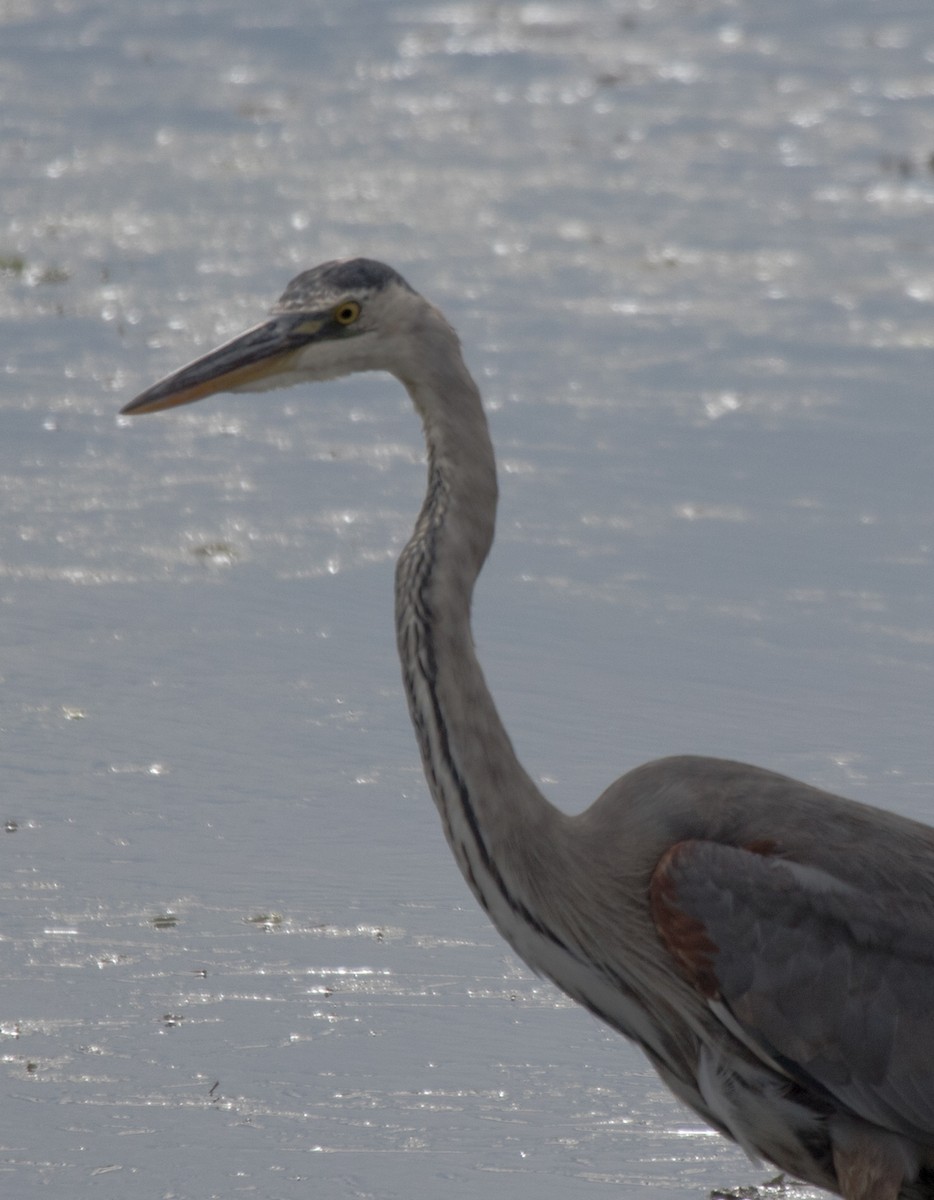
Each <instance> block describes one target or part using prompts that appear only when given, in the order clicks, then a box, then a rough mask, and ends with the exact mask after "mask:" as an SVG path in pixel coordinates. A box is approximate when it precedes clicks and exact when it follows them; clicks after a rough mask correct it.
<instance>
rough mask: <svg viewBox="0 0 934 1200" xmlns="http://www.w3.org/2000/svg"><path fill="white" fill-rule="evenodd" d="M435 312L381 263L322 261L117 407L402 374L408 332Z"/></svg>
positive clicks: (131, 409)
mask: <svg viewBox="0 0 934 1200" xmlns="http://www.w3.org/2000/svg"><path fill="white" fill-rule="evenodd" d="M438 315H439V314H436V312H435V310H434V309H432V308H431V306H430V305H429V304H428V303H427V302H426V301H425V300H424V299H423V298H422V297H421V296H420V295H419V294H418V293H417V292H416V291H414V289H413V288H411V287H410V286H409V285H408V284H407V283H406V281H405V280H404V279H403V278H402V276H401V275H399V274H398V272H396V271H394V270H393V269H392V267H388V266H386V265H385V263H381V262H375V261H374V260H373V259H368V258H352V259H344V260H340V261H334V262H326V263H322V264H321V265H320V266H318V267H314V268H312V269H311V270H310V271H303V272H302V274H301V275H298V276H296V277H295V279H293V280H292V282H291V283H290V284H289V285H288V287H287V288H286V289H285V291H284V292H283V294H282V296H281V297H280V299H279V301H278V303H277V304H276V305H275V307H274V308H273V309H272V312H271V314H270V317H269V319H268V320H267V321H264V322H263V323H262V324H260V325H255V326H253V328H252V329H248V330H247V331H246V332H245V333H241V334H240V335H239V336H238V337H235V338H233V339H232V340H231V341H229V342H226V343H225V344H224V345H223V346H219V347H217V349H215V350H211V351H210V352H209V353H208V354H205V355H203V356H202V357H201V358H198V359H196V360H195V361H194V362H191V363H189V364H188V365H187V366H184V367H182V368H181V369H180V370H178V371H175V372H173V374H171V375H168V376H166V378H165V379H161V380H160V381H159V382H158V383H156V384H153V386H152V387H151V388H147V390H146V391H145V392H143V393H141V394H140V395H139V396H137V397H136V399H135V400H131V401H130V403H129V404H127V405H126V406H125V407H124V408H123V409H122V411H123V412H124V413H132V414H141V413H150V412H158V411H159V410H160V409H163V408H174V407H176V406H177V405H179V404H191V403H192V402H193V401H195V400H201V399H203V397H205V396H210V395H213V393H215V392H261V391H266V390H267V389H269V388H277V387H288V386H289V385H291V384H295V383H305V382H310V381H314V380H320V379H336V378H337V377H338V376H341V375H350V374H353V373H354V372H356V371H389V372H391V373H392V374H394V375H397V376H399V377H400V378H404V377H405V375H406V374H407V370H406V359H407V357H408V355H409V354H410V353H411V346H412V343H413V340H414V335H416V334H417V331H418V329H419V328H420V327H422V326H423V325H425V324H426V322H431V320H432V317H437V316H438Z"/></svg>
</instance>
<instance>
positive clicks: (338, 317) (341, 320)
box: [334, 300, 360, 325]
mask: <svg viewBox="0 0 934 1200" xmlns="http://www.w3.org/2000/svg"><path fill="white" fill-rule="evenodd" d="M359 316H360V305H359V304H358V303H357V302H356V300H345V301H344V303H343V304H339V305H338V306H337V308H335V309H334V320H335V321H336V322H337V323H338V325H352V324H353V323H354V321H356V319H357V317H359Z"/></svg>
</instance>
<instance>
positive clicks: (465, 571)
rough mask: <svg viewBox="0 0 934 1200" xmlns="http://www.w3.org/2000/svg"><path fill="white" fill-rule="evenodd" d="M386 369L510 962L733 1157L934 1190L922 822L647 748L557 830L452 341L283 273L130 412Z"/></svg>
mask: <svg viewBox="0 0 934 1200" xmlns="http://www.w3.org/2000/svg"><path fill="white" fill-rule="evenodd" d="M355 371H388V372H389V373H390V374H391V375H394V376H395V377H396V378H397V379H398V380H399V381H400V382H401V383H402V384H403V385H404V386H405V388H406V389H407V391H408V393H409V395H410V396H411V398H412V402H413V403H414V405H415V407H416V409H417V410H418V413H419V415H420V416H421V419H422V422H423V425H424V431H425V440H426V443H427V448H428V490H427V495H426V497H425V501H424V504H423V506H422V509H421V513H420V514H419V517H418V520H417V523H416V525H415V531H414V533H413V535H412V538H411V540H410V541H409V543H408V545H407V546H406V547H405V549H404V550H403V551H402V554H401V556H400V558H399V562H398V565H397V568H396V629H397V636H398V648H399V657H400V659H401V662H402V675H403V680H404V685H405V693H406V697H407V699H408V705H409V712H410V714H411V718H412V723H413V725H414V726H415V732H416V735H417V738H418V744H419V747H420V749H421V756H422V763H423V766H424V770H425V775H426V777H427V779H428V785H429V787H430V789H431V794H432V796H433V797H434V801H435V804H436V805H437V807H438V810H439V812H440V814H441V820H442V823H443V825H444V831H445V834H446V835H447V839H448V842H449V843H450V846H451V849H452V851H453V852H454V857H455V858H456V859H457V862H458V864H459V866H460V868H461V871H462V872H463V873H464V877H465V878H466V880H467V883H468V884H469V886H470V888H471V890H472V891H473V893H474V895H475V896H476V898H477V899H478V900H479V902H480V904H481V905H482V906H483V907H484V908H485V909H486V911H487V912H488V913H489V915H490V917H491V919H492V921H493V923H494V925H495V926H496V927H497V929H498V930H499V931H500V933H501V934H502V935H503V937H504V938H505V939H506V941H508V942H509V944H510V945H511V946H512V947H513V948H514V949H515V951H516V952H517V953H518V954H519V955H520V956H521V957H522V958H523V959H525V961H526V962H527V963H528V964H529V966H530V967H531V968H532V969H533V970H534V971H536V972H538V973H539V974H541V975H544V976H547V977H548V978H549V979H552V980H553V981H554V982H555V983H556V984H557V985H558V986H559V987H560V988H562V989H563V990H564V991H565V992H566V993H567V994H568V995H569V996H571V997H573V998H574V999H575V1000H577V1001H579V1002H580V1003H581V1004H583V1005H584V1006H585V1007H586V1008H588V1009H590V1011H591V1012H593V1013H595V1014H596V1015H597V1016H598V1017H600V1018H601V1019H602V1020H604V1021H606V1023H607V1024H608V1025H611V1026H612V1027H613V1028H614V1029H617V1030H619V1032H620V1033H622V1034H624V1035H625V1036H626V1037H628V1038H631V1039H632V1040H634V1041H635V1042H637V1043H638V1044H639V1045H640V1046H641V1048H642V1049H643V1050H644V1051H645V1053H646V1054H647V1055H648V1057H649V1059H650V1061H651V1062H652V1064H653V1065H654V1067H655V1068H656V1070H657V1071H658V1073H659V1075H660V1076H661V1077H662V1079H663V1080H664V1081H665V1083H666V1084H668V1086H669V1087H670V1088H671V1090H672V1091H673V1092H674V1093H675V1095H676V1096H678V1097H679V1098H680V1099H681V1100H683V1101H684V1102H685V1103H686V1104H687V1105H688V1106H689V1107H691V1108H692V1109H694V1111H695V1112H697V1113H699V1114H700V1115H701V1116H702V1117H703V1118H704V1120H705V1121H707V1122H709V1124H711V1125H712V1126H714V1128H716V1129H718V1130H719V1131H720V1132H721V1133H723V1134H725V1135H726V1136H727V1137H729V1138H732V1139H733V1140H734V1141H736V1142H738V1143H739V1145H740V1146H742V1147H743V1148H744V1149H745V1150H746V1151H747V1152H748V1153H749V1154H750V1155H752V1156H754V1157H757V1156H762V1157H764V1158H767V1159H770V1160H771V1161H772V1162H773V1163H775V1164H777V1165H778V1166H779V1167H781V1168H782V1169H783V1170H785V1171H788V1172H789V1173H791V1174H792V1175H795V1176H797V1177H799V1178H801V1179H805V1180H808V1181H809V1182H811V1183H814V1184H817V1185H819V1186H821V1187H825V1188H830V1189H831V1190H834V1191H837V1192H838V1193H839V1194H841V1195H842V1196H844V1197H846V1198H847V1200H896V1197H902V1198H903V1200H906V1198H910V1200H922V1198H924V1197H927V1198H934V829H931V828H928V827H927V826H925V825H921V824H918V823H916V822H913V821H910V820H907V819H906V818H904V817H899V816H895V815H893V814H892V813H888V812H883V811H881V810H879V809H876V808H871V807H869V806H867V805H863V804H858V803H856V802H855V801H851V800H844V799H841V798H840V797H838V796H833V795H830V794H829V793H826V792H822V791H818V790H817V789H816V788H813V787H809V786H808V785H807V784H804V783H798V782H796V781H795V780H793V779H788V778H786V777H784V776H782V775H777V774H774V773H773V772H771V771H765V770H762V769H760V768H758V767H753V766H747V765H744V764H742V763H736V762H728V761H724V760H719V759H713V758H698V757H688V756H684V757H678V758H665V759H661V760H659V761H657V762H651V763H648V764H646V765H645V766H641V767H638V768H636V769H635V770H633V771H630V772H629V773H628V774H626V775H624V776H623V777H622V778H621V779H618V780H617V781H616V782H615V783H614V784H612V785H611V786H610V787H609V788H608V789H607V790H606V791H605V792H604V793H603V795H602V796H601V797H600V798H599V799H598V800H597V801H596V802H595V803H594V804H593V805H592V806H591V807H590V808H589V809H587V810H586V812H583V813H580V814H579V815H577V816H567V815H566V814H565V813H563V812H561V811H559V810H558V809H557V808H555V807H554V806H553V805H552V804H550V803H549V802H548V800H546V799H545V797H544V796H543V795H542V794H541V793H540V791H539V790H538V788H537V787H536V786H535V783H534V782H533V781H532V779H531V778H530V777H529V776H528V774H527V773H526V772H525V770H524V769H523V767H522V765H521V763H520V762H519V760H518V759H517V757H516V755H515V752H514V750H513V748H512V745H511V743H510V740H509V737H508V735H507V733H506V730H505V729H504V728H503V724H502V722H501V720H500V718H499V715H498V714H497V711H496V707H495V705H494V703H493V699H492V697H491V695H490V693H489V691H488V689H487V685H486V682H485V680H484V677H483V672H482V671H481V669H480V665H479V663H478V661H477V658H476V655H475V653H474V646H473V641H472V637H471V629H470V605H471V595H472V592H473V587H474V583H475V581H476V578H477V576H478V574H479V572H480V569H481V567H482V566H483V563H484V560H485V559H486V556H487V553H488V551H489V549H490V544H491V542H492V539H493V525H494V517H495V512H496V498H497V488H496V469H495V463H494V458H493V448H492V444H491V442H490V436H489V433H488V430H487V423H486V419H485V417H484V413H483V406H482V403H481V399H480V395H479V392H478V391H477V387H476V384H475V383H474V381H473V379H472V378H471V376H470V374H469V372H468V370H467V368H466V366H465V365H464V361H463V358H462V357H461V350H460V344H459V342H458V338H457V335H456V334H455V332H454V330H453V329H452V328H451V326H450V325H449V324H448V323H447V321H446V320H445V319H444V317H443V316H442V315H441V313H440V312H439V311H438V310H437V309H436V308H434V307H432V306H431V305H430V304H429V303H428V302H427V301H426V300H424V299H423V298H422V297H421V296H420V295H419V294H418V293H417V292H415V291H414V290H413V289H412V288H411V287H410V286H409V285H408V284H407V283H406V282H405V280H404V279H403V278H402V277H401V276H400V275H398V274H397V273H396V272H395V271H394V270H392V268H390V267H387V266H384V265H383V264H382V263H378V262H373V261H371V260H368V259H363V258H358V259H352V260H348V261H339V262H328V263H324V264H323V265H322V266H319V267H315V268H314V269H313V270H311V271H306V272H304V273H303V274H301V275H299V276H298V277H297V278H296V279H293V280H292V282H291V283H290V284H289V285H288V287H287V288H286V290H285V292H284V294H283V296H282V298H281V299H280V300H279V302H278V304H276V306H275V307H274V308H273V310H272V313H271V316H270V318H269V320H267V321H265V322H263V323H262V324H260V325H256V326H254V327H253V328H252V329H249V330H247V332H246V333H244V334H241V335H240V336H239V337H236V338H234V339H233V340H232V341H230V342H227V343H226V344H225V345H223V346H221V347H219V348H218V349H216V350H213V351H212V352H211V353H209V354H207V355H205V356H204V357H203V358H199V359H198V360H197V361H195V362H193V363H191V364H190V365H188V366H186V367H183V368H182V369H181V370H180V371H178V372H176V373H175V374H173V375H170V376H168V377H167V378H166V379H163V380H162V381H161V382H160V383H157V384H155V385H154V386H153V387H151V388H149V390H148V391H145V392H143V394H142V395H141V396H139V397H137V399H135V400H134V401H132V402H131V403H130V404H128V405H127V406H126V407H125V408H124V410H123V411H124V412H125V413H148V412H156V411H158V410H159V409H163V408H171V407H173V406H174V405H178V404H187V403H189V402H191V401H193V400H199V399H201V398H202V397H203V396H208V395H211V394H212V393H213V392H219V391H259V390H264V389H266V388H271V387H278V386H282V385H286V384H293V383H304V382H307V381H311V380H320V379H332V378H335V377H337V376H340V375H348V374H350V373H352V372H355Z"/></svg>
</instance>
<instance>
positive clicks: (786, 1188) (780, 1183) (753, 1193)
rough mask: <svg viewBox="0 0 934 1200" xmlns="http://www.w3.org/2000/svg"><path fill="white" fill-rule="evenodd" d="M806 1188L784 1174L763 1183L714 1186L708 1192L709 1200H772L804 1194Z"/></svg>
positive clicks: (791, 1198) (790, 1199) (790, 1198)
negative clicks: (724, 1187) (724, 1186)
mask: <svg viewBox="0 0 934 1200" xmlns="http://www.w3.org/2000/svg"><path fill="white" fill-rule="evenodd" d="M806 1192H807V1189H806V1188H805V1187H804V1185H803V1184H800V1183H796V1182H795V1181H794V1180H793V1179H789V1178H788V1177H787V1176H786V1175H785V1174H781V1175H776V1176H775V1178H774V1179H767V1180H766V1181H765V1183H762V1184H759V1185H758V1186H755V1185H753V1184H740V1185H739V1187H735V1188H726V1189H721V1188H716V1189H715V1190H714V1191H712V1192H711V1193H710V1200H774V1198H775V1197H780V1196H787V1197H789V1200H793V1198H794V1197H795V1196H804V1195H805V1194H806Z"/></svg>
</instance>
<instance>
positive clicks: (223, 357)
mask: <svg viewBox="0 0 934 1200" xmlns="http://www.w3.org/2000/svg"><path fill="white" fill-rule="evenodd" d="M322 324H323V322H322V321H319V320H315V319H313V318H309V317H308V316H307V315H305V316H296V315H295V314H290V315H282V316H276V317H273V318H271V319H270V320H268V321H264V322H263V323H262V324H261V325H254V326H253V328H252V329H248V330H247V331H246V332H245V333H241V334H238V336H237V337H235V338H232V339H231V340H230V341H229V342H225V343H224V345H223V346H218V347H217V348H216V349H215V350H211V351H209V352H208V353H207V354H204V355H202V357H201V358H196V359H195V360H194V362H190V363H188V364H187V365H186V366H184V367H181V368H179V370H177V371H174V372H173V373H172V374H171V375H167V376H166V377H165V378H164V379H160V380H159V382H158V383H154V384H153V385H152V387H151V388H147V389H146V391H145V392H142V393H140V395H139V396H137V397H136V399H135V400H131V401H130V402H129V404H126V405H124V407H123V408H122V409H121V410H120V411H121V413H125V414H130V415H133V416H139V415H141V414H143V413H152V412H160V411H161V410H162V409H164V408H177V407H178V406H179V405H180V404H193V403H194V401H195V400H202V399H204V397H205V396H212V395H213V394H214V393H215V392H236V391H240V390H241V389H242V390H246V391H251V392H259V391H263V390H265V388H269V387H277V386H279V384H280V382H283V383H284V382H289V380H288V376H289V374H290V371H289V368H290V366H291V364H292V363H293V361H294V359H295V356H296V355H297V353H298V351H299V350H300V349H301V348H302V347H303V346H305V345H307V344H308V343H309V342H310V341H312V340H313V339H314V336H315V334H316V333H317V332H318V331H319V329H320V328H321V326H322ZM264 381H265V382H264Z"/></svg>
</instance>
